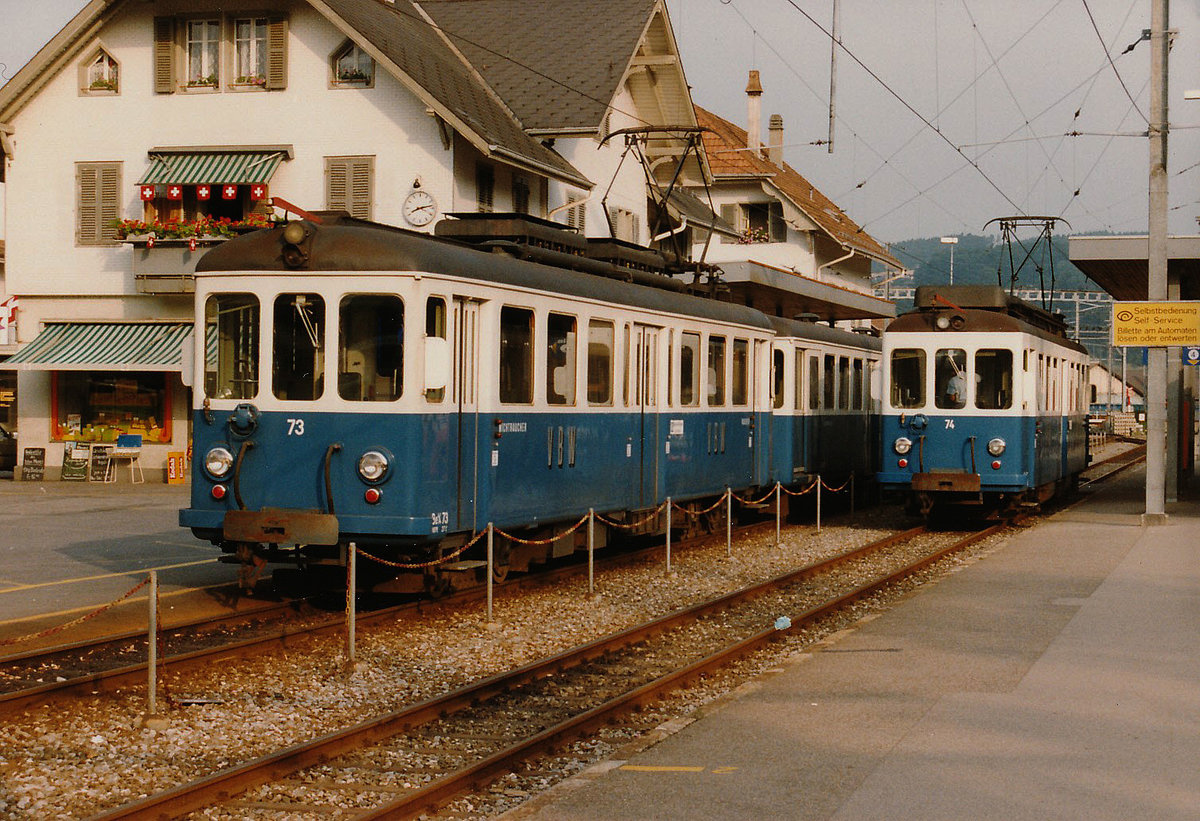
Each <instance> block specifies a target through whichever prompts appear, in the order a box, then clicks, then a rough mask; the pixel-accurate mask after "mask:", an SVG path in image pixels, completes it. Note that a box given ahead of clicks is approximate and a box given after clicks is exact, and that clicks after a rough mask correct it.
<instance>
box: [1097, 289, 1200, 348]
mask: <svg viewBox="0 0 1200 821" xmlns="http://www.w3.org/2000/svg"><path fill="white" fill-rule="evenodd" d="M1112 333H1113V342H1112V344H1113V345H1116V346H1117V347H1122V346H1128V345H1148V346H1151V347H1155V346H1157V347H1165V346H1168V345H1200V301H1194V300H1193V301H1175V302H1114V303H1113V323H1112Z"/></svg>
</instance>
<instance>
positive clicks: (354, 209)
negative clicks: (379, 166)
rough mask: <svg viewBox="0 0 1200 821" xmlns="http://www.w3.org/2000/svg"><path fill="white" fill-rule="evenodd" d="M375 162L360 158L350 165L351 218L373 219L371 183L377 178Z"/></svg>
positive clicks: (370, 159)
mask: <svg viewBox="0 0 1200 821" xmlns="http://www.w3.org/2000/svg"><path fill="white" fill-rule="evenodd" d="M374 165H375V163H374V160H373V158H371V157H359V158H357V159H355V160H353V161H352V162H351V163H350V200H351V202H350V216H352V217H358V218H359V219H364V220H369V219H370V218H371V194H372V191H371V187H372V186H371V183H372V180H373V178H374V176H375V174H374V170H375V169H374Z"/></svg>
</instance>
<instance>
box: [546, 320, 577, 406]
mask: <svg viewBox="0 0 1200 821" xmlns="http://www.w3.org/2000/svg"><path fill="white" fill-rule="evenodd" d="M546 401H547V402H548V403H550V404H551V405H574V404H575V317H573V316H568V315H566V314H549V315H548V316H547V317H546Z"/></svg>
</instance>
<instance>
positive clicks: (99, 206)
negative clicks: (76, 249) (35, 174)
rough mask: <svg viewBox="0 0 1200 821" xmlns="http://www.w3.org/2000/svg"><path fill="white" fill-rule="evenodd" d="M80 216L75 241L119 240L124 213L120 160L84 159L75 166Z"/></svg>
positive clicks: (103, 241)
mask: <svg viewBox="0 0 1200 821" xmlns="http://www.w3.org/2000/svg"><path fill="white" fill-rule="evenodd" d="M75 176H76V183H77V189H78V205H77V211H78V220H77V227H76V232H75V241H76V242H77V243H78V244H80V245H103V244H107V243H111V242H116V239H117V229H116V225H115V223H116V221H117V220H118V219H119V218H120V216H121V201H120V196H121V165H120V163H81V164H79V165H78V166H76V173H75Z"/></svg>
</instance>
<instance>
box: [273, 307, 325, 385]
mask: <svg viewBox="0 0 1200 821" xmlns="http://www.w3.org/2000/svg"><path fill="white" fill-rule="evenodd" d="M271 361H272V375H271V389H272V390H273V391H274V392H275V398H276V399H291V400H299V401H309V400H313V399H320V398H321V395H322V394H323V393H324V392H325V298H324V297H322V296H321V295H320V294H280V295H279V296H277V297H276V298H275V334H274V339H273V347H272V354H271Z"/></svg>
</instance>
